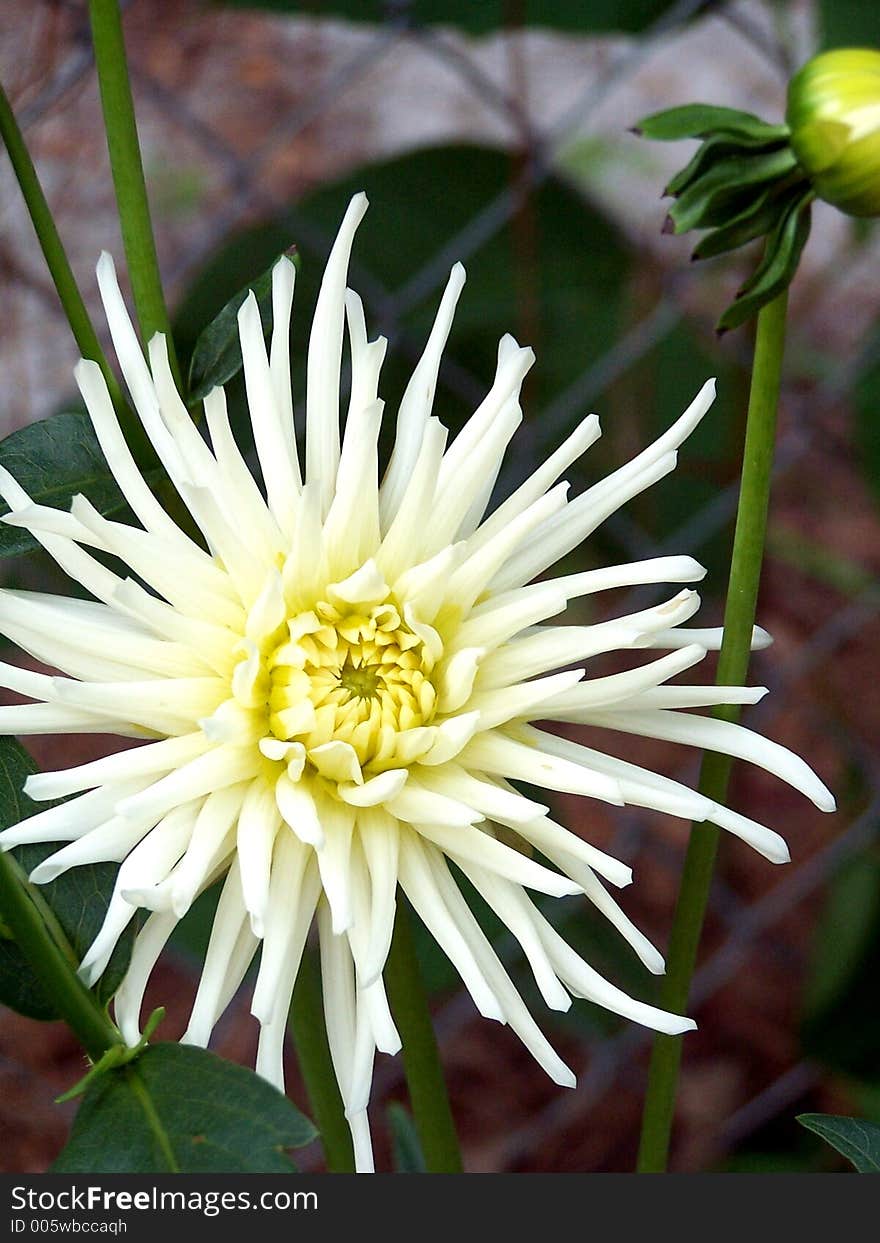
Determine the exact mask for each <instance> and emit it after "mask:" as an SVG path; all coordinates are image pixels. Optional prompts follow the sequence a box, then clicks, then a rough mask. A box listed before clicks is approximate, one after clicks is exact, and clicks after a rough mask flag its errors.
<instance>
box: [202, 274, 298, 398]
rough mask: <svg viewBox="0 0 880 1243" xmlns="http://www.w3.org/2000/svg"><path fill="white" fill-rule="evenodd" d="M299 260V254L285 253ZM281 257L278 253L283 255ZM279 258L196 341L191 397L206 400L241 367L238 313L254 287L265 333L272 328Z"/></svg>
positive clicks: (242, 290)
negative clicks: (274, 289)
mask: <svg viewBox="0 0 880 1243" xmlns="http://www.w3.org/2000/svg"><path fill="white" fill-rule="evenodd" d="M285 253H286V254H287V255H288V257H289V258H292V259H293V260H294V262H296V261H297V260H296V254H295V253H291V251H286V252H285ZM280 257H281V256H278V258H280ZM277 261H278V259H277V258H276V259H273V261H272V263H271V264H270V265H269V267H268V268H267V269H266V270H265V272H262V273H261V274H260V275H259V276H258V277H257V278H256V280H254V281H252V282H251V284H250V285H247V286H245V288H244V289H239V291H238V292H237V293H235V294H233V296H232V297H231V298H230V299H229V301H228V302H227V303H226V305H225V306H224V307H223V310H222V311H221V312H220V313H219V315H217V316H216V318H215V319H213V320H212V321H211V323H210V324H208V326H207V328H205V330H204V331H203V332H202V333H201V335H200V336H199V338H198V340H197V341H196V344H195V348H194V350H193V353H192V358H191V359H190V364H189V400H190V402H197V401H203V400H204V399H205V397H207V395H208V393H210V391H211V389H213V388H216V387H217V385H218V384H226V383H227V382H228V381H229V380H231V379H232V377H233V376H235V375H237V374H238V373H239V371H240V370H241V368H242V359H241V341H240V340H239V336H238V312H239V310H240V309H241V307H242V305H243V303H244V301H245V299H246V298H247V296H248V294H249V293H250V292H251V290H253V293H254V294H255V296H256V299H257V305H258V306H259V308H260V320H261V321H262V324H263V335H264V336H267V335H268V334H269V332H270V331H271V328H272V269H273V268H274V267H275V264H276V263H277Z"/></svg>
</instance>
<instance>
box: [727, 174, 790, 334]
mask: <svg viewBox="0 0 880 1243" xmlns="http://www.w3.org/2000/svg"><path fill="white" fill-rule="evenodd" d="M811 202H812V194H808V195H806V196H805V197H804V198H801V199H798V200H796V201H795V204H794V205H793V206H792V207H790V208H789V209H788V211H787V212H786V213H785V215H784V216H783V218H782V220H781V221H780V224H779V225H778V226H777V228H776V229H775V230H774V231H773V233H772V234H771V235H770V237H769V238H768V239H767V249H766V252H765V255H764V258H763V260H762V261H761V263H760V264H759V265H758V268H757V270H756V272H755V274H754V275H753V276H752V277H750V278H749V280H748V281H747V282H746V284H745V285H744V286H743V290H742V293H741V294H740V296H739V297H738V298H737V299H736V301H735V302H733V303H731V305H730V306H729V307H728V308H727V310H726V311H725V312H724V314H723V315H722V316H721V318H720V319H719V321H718V331H719V332H726V331H727V330H728V329H730V328H738V327H739V325H740V324H744V323H745V322H746V320H748V319H751V318H752V316H753V315H756V314H757V313H758V311H759V310H760V309H761V307H762V306H766V305H767V303H768V302H772V301H773V299H774V298H776V297H778V296H779V294H781V293H782V291H783V290H784V289H787V288H788V286H789V285H790V284H791V282H792V280H793V279H794V274H795V272H796V271H797V266H798V263H799V261H800V257H801V252H802V251H803V249H804V246H805V245H806V242H807V238H808V237H809V236H810V204H811Z"/></svg>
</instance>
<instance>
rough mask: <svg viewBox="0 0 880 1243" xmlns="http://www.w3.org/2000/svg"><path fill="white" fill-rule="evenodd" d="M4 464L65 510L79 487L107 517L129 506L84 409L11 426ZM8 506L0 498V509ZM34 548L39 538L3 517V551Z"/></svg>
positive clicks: (41, 499) (31, 490)
mask: <svg viewBox="0 0 880 1243" xmlns="http://www.w3.org/2000/svg"><path fill="white" fill-rule="evenodd" d="M0 465H2V466H5V467H6V469H7V470H8V471H9V473H10V474H11V475H12V476H14V478H15V479H16V480H17V481H18V483H20V484H21V486H22V487H23V488H24V490H25V491H26V492H27V493H28V495H29V496H30V497H32V499H33V501H34V502H35V504H37V505H48V506H50V507H51V508H54V509H65V510H66V509H69V508H70V501H71V498H72V497H74V496H76V495H77V493H79V492H81V493H82V494H83V495H84V496H87V497H88V498H89V500H90V501H91V502H92V504H93V505H94V506H95V508H96V509H97V510H98V512H99V513H101V514H103V515H104V516H105V517H106V518H116V517H118V516H120V515H122V514H125V513H127V512H128V505H127V504H126V501H125V497H124V496H123V495H122V493H121V492H120V490H119V488H118V487H117V485H116V480H115V479H114V478H113V476H112V475H111V473H110V468H109V467H108V465H107V462H106V461H105V459H104V454H103V453H102V452H101V446H100V445H99V444H98V439H97V437H96V436H95V433H94V430H93V428H92V425H91V422H90V421H89V417H88V415H87V414H85V413H84V412H83V411H66V412H63V413H61V414H53V415H52V416H51V418H48V419H41V420H40V421H39V422H38V423H31V424H30V425H29V426H28V427H22V428H21V429H20V430H19V431H17V432H13V433H12V435H10V436H7V437H6V439H5V440H3V441H0ZM8 512H9V506H8V505H7V504H6V503H5V502H3V501H0V514H6V513H8ZM35 548H39V544H38V542H37V540H36V539H35V538H34V537H33V535H31V533H30V532H29V531H26V530H25V529H24V528H23V527H11V526H7V525H6V523H0V557H17V556H19V555H20V554H21V553H25V552H32V551H33V550H34V549H35Z"/></svg>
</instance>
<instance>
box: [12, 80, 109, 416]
mask: <svg viewBox="0 0 880 1243" xmlns="http://www.w3.org/2000/svg"><path fill="white" fill-rule="evenodd" d="M0 137H2V139H3V145H4V146H5V147H6V151H7V153H8V155H9V159H10V162H11V164H12V169H13V172H14V173H15V176H16V178H17V180H18V184H19V187H20V189H21V193H22V197H23V198H24V201H25V206H26V207H27V209H28V214H29V215H30V218H31V223H32V224H33V226H34V232H35V233H36V235H37V240H38V241H39V243H40V248H41V249H42V251H43V256H44V258H45V260H46V265H47V267H48V268H49V273H50V275H51V277H52V280H53V282H54V284H55V290H56V292H57V294H58V299H59V301H60V302H61V306H62V307H63V309H64V314H65V315H66V316H67V322H68V324H70V330H71V332H72V333H73V336H74V339H75V341H76V344H77V347H78V349H79V352H80V353H81V354H82V356H83V358H90V359H92V361H93V362H96V363H97V364H98V366H99V367H100V368H101V371H102V373H103V375H104V379H105V380H106V381H107V388H108V389H109V391H110V396H111V397H112V399H113V404H114V406H115V407H116V408H117V410H119V409H121V408H123V407H124V405H125V402H124V400H123V397H122V393H121V391H120V389H119V385H118V384H117V382H116V377H115V376H114V374H113V372H112V371H111V369H110V366H109V364H108V362H107V359H106V358H105V356H104V351H103V350H102V349H101V343H100V342H99V340H98V335H97V333H96V332H95V330H94V328H93V327H92V321H91V320H90V319H89V313H88V311H87V310H86V307H85V303H84V302H83V298H82V294H81V293H80V291H79V286H78V285H77V283H76V278H75V277H74V275H73V271H72V270H71V267H70V261H69V260H68V258H67V252H66V251H65V249H64V244H63V242H62V241H61V238H60V236H59V234H58V229H57V228H56V227H55V221H54V220H53V218H52V213H51V211H50V210H49V204H48V203H47V202H46V196H45V195H44V194H43V187H42V186H41V185H40V179H39V177H38V176H37V170H36V169H35V168H34V162H33V160H32V159H31V156H30V152H29V151H28V149H27V145H26V144H25V141H24V135H23V134H22V132H21V129H20V128H19V125H18V122H17V121H16V119H15V113H14V112H13V111H12V107H11V105H10V103H9V99H8V98H7V95H6V92H5V91H4V89H3V87H2V85H0Z"/></svg>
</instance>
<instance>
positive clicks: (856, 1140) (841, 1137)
mask: <svg viewBox="0 0 880 1243" xmlns="http://www.w3.org/2000/svg"><path fill="white" fill-rule="evenodd" d="M797 1120H798V1122H799V1123H800V1124H801V1126H805V1127H806V1128H807V1130H808V1131H815V1133H816V1134H817V1135H820V1136H821V1137H822V1139H824V1140H825V1141H826V1143H829V1144H830V1145H831V1147H832V1148H836V1149H837V1151H838V1152H839V1153H841V1154H842V1155H843V1156H844V1157H846V1159H847V1161H851V1162H852V1164H853V1165H854V1166H855V1167H856V1169H857V1170H858V1172H859V1173H860V1174H880V1126H876V1125H875V1124H874V1123H873V1122H862V1121H860V1120H859V1119H858V1118H844V1117H841V1116H840V1115H839V1114H799V1115H798V1119H797Z"/></svg>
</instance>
